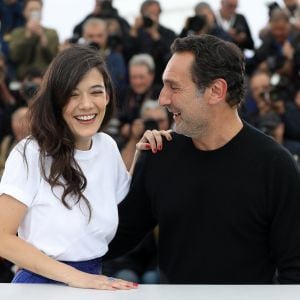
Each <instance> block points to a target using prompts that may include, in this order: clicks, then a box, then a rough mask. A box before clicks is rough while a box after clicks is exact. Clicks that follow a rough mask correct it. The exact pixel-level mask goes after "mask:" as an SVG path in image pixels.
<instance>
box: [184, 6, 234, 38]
mask: <svg viewBox="0 0 300 300" xmlns="http://www.w3.org/2000/svg"><path fill="white" fill-rule="evenodd" d="M191 34H193V35H200V34H210V35H214V36H216V37H219V38H221V39H223V40H226V41H231V38H230V36H229V34H228V33H227V32H226V31H224V30H223V28H222V27H220V26H219V25H218V24H217V22H216V16H215V14H214V12H213V10H212V8H211V7H210V5H209V4H208V3H207V2H199V3H198V4H197V5H196V6H195V16H193V17H189V18H187V20H186V24H185V26H184V28H183V29H182V31H181V33H180V37H185V36H188V35H191Z"/></svg>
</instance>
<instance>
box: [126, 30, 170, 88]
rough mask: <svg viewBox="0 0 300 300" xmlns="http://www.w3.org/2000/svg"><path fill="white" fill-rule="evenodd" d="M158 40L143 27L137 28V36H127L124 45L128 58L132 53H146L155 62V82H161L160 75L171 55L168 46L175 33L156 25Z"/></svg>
mask: <svg viewBox="0 0 300 300" xmlns="http://www.w3.org/2000/svg"><path fill="white" fill-rule="evenodd" d="M158 32H159V34H160V39H159V40H153V39H152V38H151V36H150V34H149V33H148V32H147V30H146V29H144V28H139V30H138V36H137V37H129V38H128V40H127V43H126V46H125V49H124V50H125V55H126V57H127V58H128V59H129V58H130V57H132V56H133V55H134V54H138V53H148V54H150V55H152V57H153V59H154V62H155V82H156V83H159V84H161V77H162V74H163V71H164V69H165V66H166V64H167V62H168V60H169V58H170V56H171V52H170V46H171V44H172V42H173V41H174V39H175V38H176V34H175V32H174V31H172V30H170V29H168V28H166V27H164V26H162V25H158Z"/></svg>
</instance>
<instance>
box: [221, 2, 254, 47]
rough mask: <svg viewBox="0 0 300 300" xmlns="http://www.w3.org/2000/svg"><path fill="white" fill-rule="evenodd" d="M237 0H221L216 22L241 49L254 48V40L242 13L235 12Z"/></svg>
mask: <svg viewBox="0 0 300 300" xmlns="http://www.w3.org/2000/svg"><path fill="white" fill-rule="evenodd" d="M238 2H239V1H238V0H221V7H220V9H218V10H217V11H216V19H217V23H218V25H219V26H220V27H222V28H223V29H224V30H225V31H226V32H227V33H228V34H229V35H230V37H231V40H232V41H233V42H234V43H235V44H236V45H238V46H239V47H240V48H241V49H242V50H245V49H250V50H253V49H254V41H253V38H252V34H251V31H250V27H249V25H248V22H247V19H246V17H245V16H244V15H242V14H240V13H238V12H237V7H238Z"/></svg>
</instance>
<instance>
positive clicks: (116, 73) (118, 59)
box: [78, 18, 127, 94]
mask: <svg viewBox="0 0 300 300" xmlns="http://www.w3.org/2000/svg"><path fill="white" fill-rule="evenodd" d="M78 43H80V44H85V45H88V46H90V47H94V48H96V49H97V50H98V51H99V53H101V55H102V56H103V57H104V58H105V62H106V64H107V67H108V70H109V72H110V75H111V77H112V80H113V83H114V85H115V87H116V92H117V94H118V93H119V91H120V90H121V89H123V88H124V87H125V86H126V80H127V77H126V75H127V67H126V64H125V60H124V57H123V55H122V53H120V52H118V51H116V50H115V49H114V48H113V47H111V45H110V44H109V33H108V28H107V21H106V20H104V19H100V18H89V19H87V21H86V22H85V23H84V24H83V28H82V38H81V39H79V41H78Z"/></svg>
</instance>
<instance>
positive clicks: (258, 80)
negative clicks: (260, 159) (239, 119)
mask: <svg viewBox="0 0 300 300" xmlns="http://www.w3.org/2000/svg"><path fill="white" fill-rule="evenodd" d="M274 81H275V80H274V76H273V77H271V76H270V75H269V74H268V73H266V72H263V71H257V72H255V73H254V74H253V75H252V77H251V78H250V81H249V90H250V94H251V99H252V100H253V101H254V104H255V109H254V110H253V111H252V112H249V111H246V112H245V111H244V112H243V114H244V117H245V119H246V120H247V121H249V122H250V123H251V124H252V125H254V126H255V127H257V128H259V129H260V128H262V127H264V125H262V123H263V124H264V123H265V120H267V121H266V122H267V123H268V122H269V121H270V120H271V119H272V120H273V121H274V120H276V119H274V118H271V119H270V117H269V116H270V115H272V114H273V115H274V114H275V115H277V118H280V120H281V122H280V124H279V123H278V122H274V124H275V123H276V126H275V125H274V126H273V127H272V126H271V125H270V126H269V127H272V130H271V129H270V130H269V131H268V132H270V133H272V132H273V130H274V132H275V129H276V128H277V126H278V128H277V131H282V138H278V139H277V140H278V141H280V140H282V142H281V144H282V145H284V146H285V147H286V148H287V149H288V150H289V151H290V152H291V153H292V154H296V155H299V154H300V105H299V103H298V102H299V93H296V97H295V100H294V96H293V95H289V94H287V89H286V88H285V86H281V85H280V84H279V83H277V84H275V82H274ZM297 95H298V96H297ZM286 97H291V98H286ZM249 101H251V100H250V99H247V101H246V103H248V104H249ZM297 101H298V102H297ZM270 123H271V124H273V123H272V122H271V121H270ZM277 123H278V124H277ZM265 127H266V128H268V126H265ZM270 135H272V134H270Z"/></svg>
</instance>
